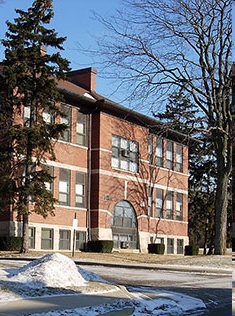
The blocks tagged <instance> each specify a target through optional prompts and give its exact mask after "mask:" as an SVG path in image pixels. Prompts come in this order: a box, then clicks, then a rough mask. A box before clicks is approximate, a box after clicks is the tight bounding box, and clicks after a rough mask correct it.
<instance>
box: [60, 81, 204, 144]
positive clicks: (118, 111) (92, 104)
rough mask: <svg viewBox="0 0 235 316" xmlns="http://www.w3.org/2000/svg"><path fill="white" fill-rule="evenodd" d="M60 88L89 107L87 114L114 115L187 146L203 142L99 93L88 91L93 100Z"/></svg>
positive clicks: (86, 110)
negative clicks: (103, 113)
mask: <svg viewBox="0 0 235 316" xmlns="http://www.w3.org/2000/svg"><path fill="white" fill-rule="evenodd" d="M58 88H59V89H60V90H61V91H62V92H63V93H64V94H65V95H67V96H68V97H69V98H70V99H71V100H73V101H74V102H76V101H77V100H79V101H82V105H83V106H86V107H87V108H86V109H84V110H85V112H86V113H95V112H99V111H102V112H105V113H107V114H110V115H114V116H116V117H118V118H120V119H122V120H126V121H129V122H131V123H135V124H137V125H140V126H143V127H145V128H148V129H149V130H150V131H151V132H152V133H156V134H157V133H159V134H161V136H163V137H166V138H169V139H172V140H175V141H178V142H181V143H184V144H186V145H188V144H189V143H192V142H194V143H195V142H197V143H201V141H200V140H198V139H195V138H193V137H190V136H188V135H186V134H183V133H181V132H178V131H175V130H173V129H171V128H168V126H167V124H166V123H162V122H160V121H158V120H156V119H154V118H152V117H149V116H147V115H144V114H141V113H139V112H137V111H134V110H131V109H128V108H126V107H124V106H123V105H120V104H118V103H116V102H114V101H112V100H110V99H107V98H104V97H103V96H101V95H99V94H97V93H94V92H89V91H87V93H88V94H89V95H91V97H93V98H94V100H93V99H92V98H89V97H87V96H84V95H82V94H78V93H76V92H73V91H70V90H67V89H65V88H62V87H59V86H58Z"/></svg>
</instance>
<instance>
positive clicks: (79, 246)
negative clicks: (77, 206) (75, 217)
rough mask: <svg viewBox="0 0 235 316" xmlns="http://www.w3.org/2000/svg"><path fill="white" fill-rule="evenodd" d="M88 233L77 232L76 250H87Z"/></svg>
mask: <svg viewBox="0 0 235 316" xmlns="http://www.w3.org/2000/svg"><path fill="white" fill-rule="evenodd" d="M85 243H86V233H85V232H80V231H76V246H75V248H76V250H85Z"/></svg>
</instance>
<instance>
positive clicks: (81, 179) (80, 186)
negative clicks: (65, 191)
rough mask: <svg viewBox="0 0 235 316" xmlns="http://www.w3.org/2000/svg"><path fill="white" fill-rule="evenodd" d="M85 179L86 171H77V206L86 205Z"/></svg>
mask: <svg viewBox="0 0 235 316" xmlns="http://www.w3.org/2000/svg"><path fill="white" fill-rule="evenodd" d="M85 179H86V177H85V174H84V173H80V172H77V173H76V188H75V194H76V202H75V204H76V206H77V207H85Z"/></svg>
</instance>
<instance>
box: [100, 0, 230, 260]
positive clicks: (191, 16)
mask: <svg viewBox="0 0 235 316" xmlns="http://www.w3.org/2000/svg"><path fill="white" fill-rule="evenodd" d="M123 3H124V2H123ZM124 4H125V6H124V9H123V10H120V11H117V15H115V16H113V17H111V18H107V17H105V18H102V17H101V16H97V15H96V17H97V18H98V20H99V21H100V22H101V23H102V24H103V25H104V26H105V27H106V29H107V30H108V37H107V36H103V37H102V39H101V40H100V39H99V43H98V44H99V54H100V55H101V56H104V63H105V69H106V71H109V72H110V75H111V76H112V77H113V78H116V80H117V78H119V79H120V81H121V82H122V85H123V86H125V88H126V90H127V91H129V97H130V98H131V99H132V100H135V101H136V100H138V101H141V102H142V103H143V104H144V102H145V104H146V102H147V104H148V105H149V106H150V101H151V102H152V104H154V106H159V103H161V102H162V101H163V99H164V98H165V99H166V98H167V97H168V94H169V92H171V93H172V92H173V91H182V90H183V91H184V93H186V94H188V96H189V97H190V98H191V99H192V101H193V102H194V103H195V104H196V105H197V107H198V109H199V111H200V112H202V113H203V115H205V119H206V121H207V125H208V126H206V129H207V133H210V135H211V139H212V142H213V146H214V151H215V155H216V166H217V187H216V212H215V213H216V236H215V254H224V253H225V251H226V230H227V205H228V183H229V179H230V175H231V169H232V139H231V135H232V115H231V102H230V93H231V91H230V90H231V78H230V76H229V73H230V67H231V60H230V57H231V47H232V45H231V32H232V20H231V10H232V0H230V1H228V0H126V1H125V3H124Z"/></svg>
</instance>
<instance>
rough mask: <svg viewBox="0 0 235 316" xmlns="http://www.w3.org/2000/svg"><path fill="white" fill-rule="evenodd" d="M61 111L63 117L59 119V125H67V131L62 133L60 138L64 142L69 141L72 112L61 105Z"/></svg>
mask: <svg viewBox="0 0 235 316" xmlns="http://www.w3.org/2000/svg"><path fill="white" fill-rule="evenodd" d="M61 110H62V112H63V113H64V117H61V118H60V123H61V124H65V125H67V129H66V130H65V131H64V133H63V135H62V136H61V140H63V141H65V142H70V141H71V120H72V111H71V108H70V107H68V106H66V105H64V104H62V105H61Z"/></svg>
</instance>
